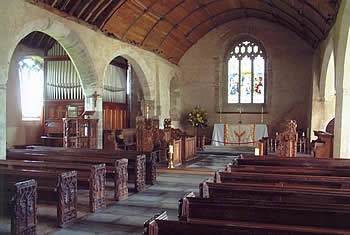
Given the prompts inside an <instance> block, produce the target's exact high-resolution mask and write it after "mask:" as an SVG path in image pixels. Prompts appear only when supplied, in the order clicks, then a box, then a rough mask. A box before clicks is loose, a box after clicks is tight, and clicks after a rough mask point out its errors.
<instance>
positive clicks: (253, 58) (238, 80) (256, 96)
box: [227, 39, 266, 104]
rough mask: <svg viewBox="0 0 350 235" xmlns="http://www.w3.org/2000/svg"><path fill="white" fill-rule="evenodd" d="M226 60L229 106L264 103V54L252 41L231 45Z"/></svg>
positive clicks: (242, 41) (245, 40) (260, 47)
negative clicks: (228, 56)
mask: <svg viewBox="0 0 350 235" xmlns="http://www.w3.org/2000/svg"><path fill="white" fill-rule="evenodd" d="M230 56H231V57H230V58H229V59H228V94H227V101H228V103H231V104H263V103H265V84H266V78H265V67H266V61H265V53H264V49H263V48H262V46H260V45H259V44H258V43H257V42H255V40H253V39H244V40H241V41H239V42H237V43H236V44H234V45H233V47H232V50H231V52H230Z"/></svg>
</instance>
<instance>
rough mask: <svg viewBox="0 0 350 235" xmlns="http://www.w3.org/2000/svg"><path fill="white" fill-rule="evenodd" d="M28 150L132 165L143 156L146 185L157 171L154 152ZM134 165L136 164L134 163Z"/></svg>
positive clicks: (49, 148)
mask: <svg viewBox="0 0 350 235" xmlns="http://www.w3.org/2000/svg"><path fill="white" fill-rule="evenodd" d="M29 148H30V149H33V150H32V151H36V152H44V153H45V152H55V153H61V154H64V155H66V154H67V155H71V154H78V155H82V154H84V156H92V157H97V156H103V157H107V158H115V159H120V158H127V159H128V160H129V162H130V164H132V162H134V161H135V159H136V158H137V156H139V155H145V157H146V179H145V180H146V181H145V183H146V184H150V185H153V184H155V183H156V175H157V173H156V169H157V162H156V160H157V153H156V152H155V151H153V152H143V153H141V152H137V151H123V150H120V151H107V150H101V149H75V148H53V147H42V146H29ZM9 151H10V152H23V150H20V149H10V150H9ZM135 164H136V163H135Z"/></svg>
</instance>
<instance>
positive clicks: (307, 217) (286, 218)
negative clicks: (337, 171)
mask: <svg viewBox="0 0 350 235" xmlns="http://www.w3.org/2000/svg"><path fill="white" fill-rule="evenodd" d="M183 200H186V201H187V202H186V203H184V204H183V205H184V206H185V207H184V208H183V210H184V211H185V212H184V214H185V215H184V218H185V219H186V221H187V222H199V221H201V222H204V221H207V222H208V223H210V221H220V222H224V223H232V222H254V223H257V224H265V225H275V226H277V227H278V226H290V227H289V229H290V231H294V229H295V227H299V228H300V227H303V228H309V229H315V228H317V229H321V228H322V229H324V230H328V229H332V230H335V231H336V230H338V232H341V231H342V232H345V233H349V232H350V224H349V223H347V221H348V220H349V216H350V210H349V206H344V205H343V206H342V207H339V205H332V204H312V203H305V204H302V203H284V202H272V201H259V200H250V199H237V200H235V199H230V200H225V199H221V200H214V199H210V198H196V197H186V198H184V199H183Z"/></svg>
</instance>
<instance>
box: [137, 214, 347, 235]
mask: <svg viewBox="0 0 350 235" xmlns="http://www.w3.org/2000/svg"><path fill="white" fill-rule="evenodd" d="M345 232H348V231H347V230H342V229H329V228H318V227H310V226H307V227H306V226H290V225H280V224H277V225H276V224H267V223H256V222H253V221H219V220H209V219H201V220H196V221H175V220H168V215H167V212H166V211H164V212H162V213H160V214H157V215H155V216H154V217H152V218H151V219H149V220H147V221H146V222H145V223H144V232H143V234H144V235H179V234H191V235H213V234H221V235H231V234H288V235H315V234H334V235H335V234H344V233H345Z"/></svg>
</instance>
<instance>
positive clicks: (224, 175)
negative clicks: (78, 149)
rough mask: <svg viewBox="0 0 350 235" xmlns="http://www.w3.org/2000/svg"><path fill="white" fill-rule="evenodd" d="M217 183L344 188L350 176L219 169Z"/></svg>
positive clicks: (347, 185)
mask: <svg viewBox="0 0 350 235" xmlns="http://www.w3.org/2000/svg"><path fill="white" fill-rule="evenodd" d="M215 182H217V183H220V182H222V183H239V182H240V183H257V184H258V183H270V184H278V185H284V184H286V185H304V186H306V185H310V186H322V187H328V188H344V189H348V188H349V186H350V178H349V177H339V176H318V175H296V174H267V173H254V172H227V171H217V172H216V173H215Z"/></svg>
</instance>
